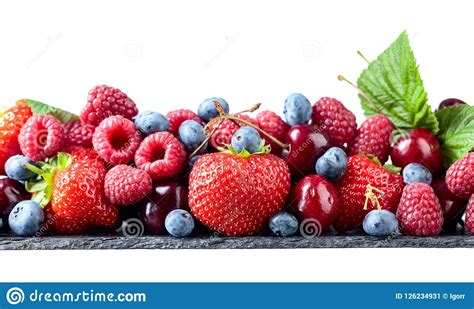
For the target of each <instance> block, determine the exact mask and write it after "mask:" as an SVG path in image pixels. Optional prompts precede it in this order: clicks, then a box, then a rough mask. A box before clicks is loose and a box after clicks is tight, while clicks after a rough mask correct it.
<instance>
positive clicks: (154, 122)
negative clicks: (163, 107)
mask: <svg viewBox="0 0 474 309" xmlns="http://www.w3.org/2000/svg"><path fill="white" fill-rule="evenodd" d="M133 122H134V123H135V127H137V129H138V130H139V131H140V132H142V133H143V134H144V135H150V134H153V133H156V132H163V131H168V130H169V129H170V124H169V122H168V119H166V117H165V116H163V115H162V114H160V113H157V112H153V111H144V112H141V113H140V114H138V115H137V116H136V117H135V118H133Z"/></svg>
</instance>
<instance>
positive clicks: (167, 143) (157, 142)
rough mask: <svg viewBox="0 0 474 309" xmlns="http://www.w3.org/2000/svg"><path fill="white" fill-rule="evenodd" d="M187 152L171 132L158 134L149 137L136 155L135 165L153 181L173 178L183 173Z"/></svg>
mask: <svg viewBox="0 0 474 309" xmlns="http://www.w3.org/2000/svg"><path fill="white" fill-rule="evenodd" d="M184 161H186V151H185V150H184V147H183V145H182V144H181V143H180V142H179V141H178V139H177V138H176V137H174V136H173V134H171V133H169V132H157V133H154V134H151V135H149V136H147V137H146V138H145V139H144V140H143V142H142V143H141V144H140V147H139V148H138V150H137V152H136V153H135V164H136V166H137V167H138V168H139V169H142V170H144V171H145V172H147V173H148V175H150V176H151V178H152V179H153V180H162V179H167V178H172V177H174V176H176V175H178V174H179V172H181V169H182V168H183V165H184Z"/></svg>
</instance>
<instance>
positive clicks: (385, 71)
mask: <svg viewBox="0 0 474 309" xmlns="http://www.w3.org/2000/svg"><path fill="white" fill-rule="evenodd" d="M357 85H358V87H359V88H360V90H362V91H363V92H364V93H365V94H366V95H367V96H368V97H369V98H370V100H371V101H372V102H369V101H367V100H366V98H364V97H363V96H361V95H359V97H360V99H361V104H362V108H363V109H364V112H365V115H366V116H371V115H375V114H384V115H385V116H387V117H388V118H389V119H390V121H391V122H392V123H393V124H394V125H395V126H396V127H398V128H399V129H402V130H403V129H411V128H426V129H428V130H430V131H431V132H433V133H437V132H438V129H439V127H438V121H437V119H436V117H435V115H434V113H433V111H432V110H431V108H430V106H429V105H428V103H427V94H426V92H425V89H424V87H423V80H422V79H421V77H420V73H419V71H418V66H417V64H416V60H415V56H414V54H413V51H412V50H411V48H410V43H409V41H408V36H407V33H406V32H405V31H404V32H403V33H402V34H400V36H399V37H398V38H397V39H396V40H395V42H393V43H392V45H390V47H389V48H388V49H386V50H385V51H384V52H383V53H382V54H380V55H379V56H378V57H377V59H376V60H375V61H372V62H371V63H370V64H369V66H368V68H367V69H365V70H364V71H363V72H362V73H361V75H360V76H359V79H358V80H357Z"/></svg>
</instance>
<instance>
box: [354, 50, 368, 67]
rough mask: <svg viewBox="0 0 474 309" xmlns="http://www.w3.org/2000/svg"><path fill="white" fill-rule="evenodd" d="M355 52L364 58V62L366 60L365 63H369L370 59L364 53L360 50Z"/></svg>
mask: <svg viewBox="0 0 474 309" xmlns="http://www.w3.org/2000/svg"><path fill="white" fill-rule="evenodd" d="M357 54H358V55H359V56H360V57H361V58H362V59H364V60H365V62H367V64H370V61H369V60H368V59H367V58H366V57H365V56H364V54H362V52H361V51H360V50H358V51H357Z"/></svg>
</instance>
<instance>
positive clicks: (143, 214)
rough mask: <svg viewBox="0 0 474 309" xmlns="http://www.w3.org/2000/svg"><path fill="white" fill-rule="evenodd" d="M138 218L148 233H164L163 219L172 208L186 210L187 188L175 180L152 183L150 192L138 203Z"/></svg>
mask: <svg viewBox="0 0 474 309" xmlns="http://www.w3.org/2000/svg"><path fill="white" fill-rule="evenodd" d="M139 209H140V211H139V212H140V219H141V221H142V222H143V224H144V226H145V230H146V231H147V232H148V233H150V234H156V235H161V234H166V233H167V232H166V228H165V219H166V216H167V215H168V213H170V212H171V211H172V210H174V209H185V210H188V189H187V187H186V186H184V185H182V184H180V183H178V182H175V181H164V182H159V183H156V184H154V185H153V190H152V192H151V193H150V194H149V195H148V197H146V198H145V199H144V200H143V201H142V202H140V204H139Z"/></svg>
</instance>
